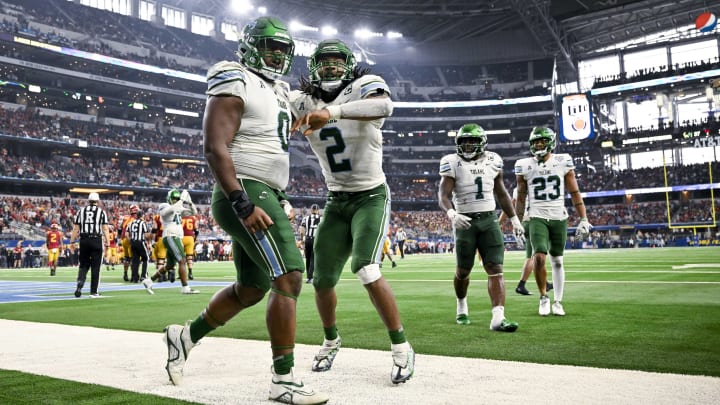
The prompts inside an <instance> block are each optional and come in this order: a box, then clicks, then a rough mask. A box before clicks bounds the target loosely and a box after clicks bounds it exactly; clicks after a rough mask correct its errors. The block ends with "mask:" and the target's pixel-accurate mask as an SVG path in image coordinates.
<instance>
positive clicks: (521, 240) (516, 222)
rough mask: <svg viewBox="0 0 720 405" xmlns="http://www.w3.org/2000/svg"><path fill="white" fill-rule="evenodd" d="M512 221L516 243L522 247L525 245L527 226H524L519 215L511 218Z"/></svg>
mask: <svg viewBox="0 0 720 405" xmlns="http://www.w3.org/2000/svg"><path fill="white" fill-rule="evenodd" d="M510 222H511V223H512V227H513V234H515V244H517V247H519V248H520V249H522V248H524V247H525V228H523V226H522V223H521V222H520V218H518V217H517V215H515V216H514V217H512V218H510Z"/></svg>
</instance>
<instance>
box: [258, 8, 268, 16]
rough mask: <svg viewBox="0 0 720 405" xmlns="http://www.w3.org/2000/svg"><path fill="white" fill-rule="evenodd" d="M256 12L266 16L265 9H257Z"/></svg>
mask: <svg viewBox="0 0 720 405" xmlns="http://www.w3.org/2000/svg"><path fill="white" fill-rule="evenodd" d="M257 11H258V13H260V14H262V15H265V14H267V7H258V9H257Z"/></svg>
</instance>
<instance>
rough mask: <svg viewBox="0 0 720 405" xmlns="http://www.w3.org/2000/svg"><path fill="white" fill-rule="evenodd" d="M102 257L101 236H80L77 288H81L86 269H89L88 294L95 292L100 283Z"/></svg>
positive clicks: (83, 283)
mask: <svg viewBox="0 0 720 405" xmlns="http://www.w3.org/2000/svg"><path fill="white" fill-rule="evenodd" d="M102 258H103V246H102V238H101V237H99V236H98V237H94V236H93V237H85V238H80V256H79V260H80V267H79V268H78V276H77V288H78V289H79V290H82V288H83V286H84V285H85V279H86V277H87V273H88V270H89V271H90V294H97V292H98V284H100V265H101V264H102Z"/></svg>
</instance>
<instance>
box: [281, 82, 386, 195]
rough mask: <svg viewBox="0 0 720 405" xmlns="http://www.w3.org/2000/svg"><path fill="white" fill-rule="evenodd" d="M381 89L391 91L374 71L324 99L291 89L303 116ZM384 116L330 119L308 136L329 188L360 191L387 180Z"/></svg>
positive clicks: (295, 108)
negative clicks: (383, 168) (331, 99)
mask: <svg viewBox="0 0 720 405" xmlns="http://www.w3.org/2000/svg"><path fill="white" fill-rule="evenodd" d="M379 90H382V91H384V92H385V93H386V94H390V88H388V86H387V84H386V83H385V81H384V80H383V79H382V78H381V77H379V76H375V75H364V76H362V77H360V78H358V79H355V80H354V81H353V82H352V83H350V84H349V85H348V86H347V87H345V89H344V90H342V91H341V92H340V94H339V95H338V96H337V97H336V98H335V100H333V101H331V102H330V103H325V102H324V101H322V100H320V99H316V98H313V97H311V96H309V95H307V94H305V93H302V92H300V91H299V90H293V91H292V92H290V100H291V104H292V111H293V114H294V115H295V117H296V118H300V117H302V116H303V115H305V114H307V113H308V112H310V111H313V110H318V109H322V108H325V107H327V106H329V105H341V104H345V103H348V102H350V101H357V100H362V99H364V98H366V97H368V96H370V95H372V94H376V93H377V92H378V91H379ZM384 122H385V119H377V120H374V121H359V120H344V119H340V120H338V121H329V122H328V123H327V124H326V125H325V126H324V127H323V128H321V129H320V130H318V131H315V132H313V133H312V134H310V135H309V136H307V139H308V141H309V142H310V147H311V148H312V150H313V152H315V155H317V157H318V161H319V163H320V167H321V168H322V172H323V176H325V182H326V183H327V188H328V190H330V191H347V192H357V191H365V190H370V189H372V188H375V187H377V186H379V185H381V184H383V183H385V173H384V172H383V170H382V156H383V150H382V140H383V139H382V132H381V131H380V128H381V127H382V125H383V123H384Z"/></svg>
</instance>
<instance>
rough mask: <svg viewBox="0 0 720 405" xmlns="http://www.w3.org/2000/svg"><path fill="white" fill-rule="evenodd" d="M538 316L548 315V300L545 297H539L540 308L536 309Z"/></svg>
mask: <svg viewBox="0 0 720 405" xmlns="http://www.w3.org/2000/svg"><path fill="white" fill-rule="evenodd" d="M538 314H540V316H548V315H550V298H548V296H547V295H543V296H542V297H540V308H539V309H538Z"/></svg>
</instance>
